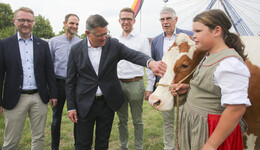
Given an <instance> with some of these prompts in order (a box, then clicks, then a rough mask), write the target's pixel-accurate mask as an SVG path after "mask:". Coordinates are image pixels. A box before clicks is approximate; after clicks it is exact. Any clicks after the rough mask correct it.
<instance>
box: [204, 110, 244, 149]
mask: <svg viewBox="0 0 260 150" xmlns="http://www.w3.org/2000/svg"><path fill="white" fill-rule="evenodd" d="M220 117H221V115H215V114H208V127H209V136H211V134H212V133H213V131H214V130H215V128H216V126H217V124H218V121H219V119H220ZM218 150H243V140H242V133H241V129H240V125H239V124H238V125H237V126H236V128H235V129H234V131H233V132H232V133H231V134H230V135H229V136H228V137H227V138H226V140H225V141H224V142H223V143H222V144H221V145H220V146H219V147H218Z"/></svg>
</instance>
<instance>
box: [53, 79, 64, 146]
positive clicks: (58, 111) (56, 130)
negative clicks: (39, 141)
mask: <svg viewBox="0 0 260 150" xmlns="http://www.w3.org/2000/svg"><path fill="white" fill-rule="evenodd" d="M65 85H66V80H65V79H58V78H56V87H57V90H58V103H57V105H56V106H55V107H53V108H52V111H53V114H52V124H51V148H52V149H57V150H58V149H59V144H60V126H61V119H62V111H63V107H64V104H65V100H66V91H65Z"/></svg>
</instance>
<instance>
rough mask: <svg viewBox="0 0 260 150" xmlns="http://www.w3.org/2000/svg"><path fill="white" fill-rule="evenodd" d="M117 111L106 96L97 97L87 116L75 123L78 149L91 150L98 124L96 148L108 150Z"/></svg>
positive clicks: (76, 146) (96, 149)
mask: <svg viewBox="0 0 260 150" xmlns="http://www.w3.org/2000/svg"><path fill="white" fill-rule="evenodd" d="M114 114H115V112H114V111H113V110H112V109H111V108H110V107H109V106H108V105H107V103H106V101H105V99H104V98H98V99H95V100H94V102H93V104H92V105H91V108H90V110H89V112H88V114H87V116H86V117H84V118H81V117H80V116H78V117H79V120H78V123H75V124H74V137H75V149H76V150H91V145H92V142H93V131H94V125H95V124H96V135H95V138H96V139H95V150H107V149H108V145H109V137H110V133H111V129H112V124H113V119H114Z"/></svg>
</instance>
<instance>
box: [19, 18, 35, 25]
mask: <svg viewBox="0 0 260 150" xmlns="http://www.w3.org/2000/svg"><path fill="white" fill-rule="evenodd" d="M15 20H18V22H20V23H25V21H26V22H27V23H28V24H31V23H33V22H34V20H33V19H15Z"/></svg>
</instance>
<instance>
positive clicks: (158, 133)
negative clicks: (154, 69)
mask: <svg viewBox="0 0 260 150" xmlns="http://www.w3.org/2000/svg"><path fill="white" fill-rule="evenodd" d="M64 108H65V109H64V111H63V118H62V124H61V141H60V150H73V149H74V138H73V123H72V122H71V121H70V119H69V118H68V116H67V115H68V113H67V110H66V106H65V107H64ZM129 114H131V113H130V112H129ZM51 122H52V110H51V108H50V106H48V118H47V124H46V128H45V148H44V149H45V150H50V149H51V148H50V145H51ZM143 122H144V149H145V150H159V149H163V136H162V134H163V131H162V128H163V127H162V117H161V112H158V111H156V110H154V109H153V108H152V107H151V106H150V105H149V104H148V102H147V101H144V105H143ZM117 123H118V118H117V115H115V118H114V123H113V127H112V132H111V136H110V143H109V150H119V139H118V129H117ZM128 127H129V136H130V137H129V150H133V149H134V128H133V122H132V119H131V115H129V122H128ZM3 136H4V114H2V115H1V116H0V149H1V147H2V145H3V142H4V137H3ZM30 147H31V130H30V122H29V118H28V117H27V119H26V123H25V126H24V130H23V135H22V138H21V141H20V143H19V149H20V150H29V149H30Z"/></svg>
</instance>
